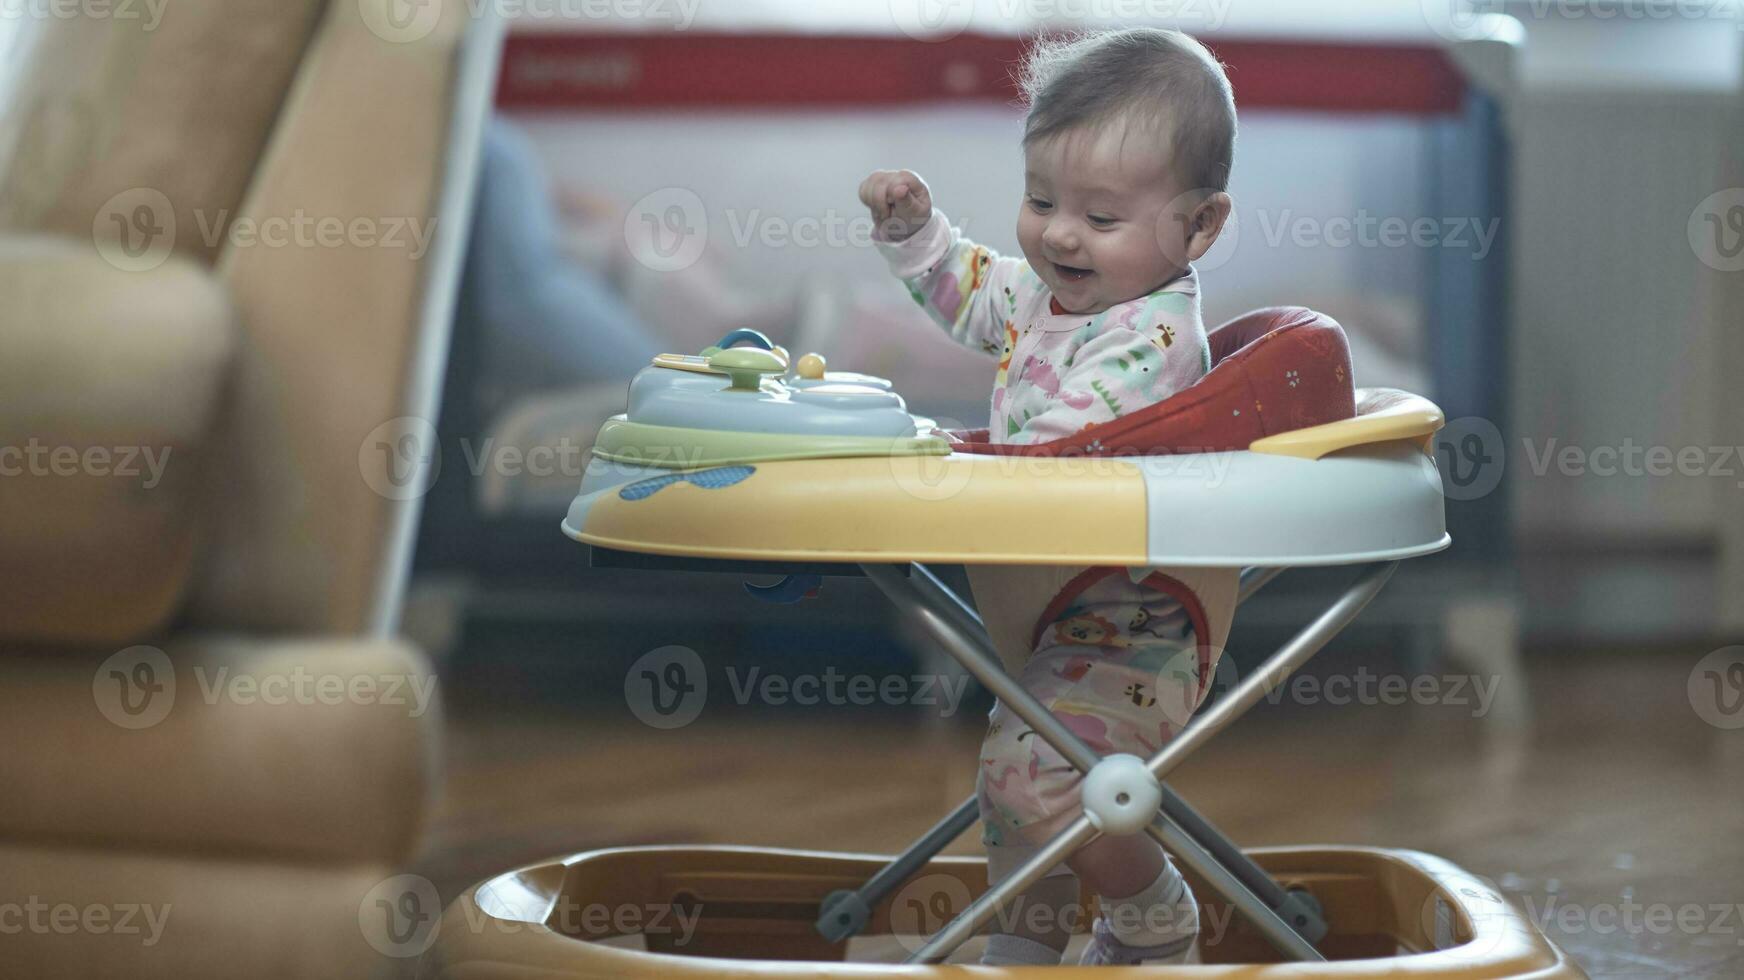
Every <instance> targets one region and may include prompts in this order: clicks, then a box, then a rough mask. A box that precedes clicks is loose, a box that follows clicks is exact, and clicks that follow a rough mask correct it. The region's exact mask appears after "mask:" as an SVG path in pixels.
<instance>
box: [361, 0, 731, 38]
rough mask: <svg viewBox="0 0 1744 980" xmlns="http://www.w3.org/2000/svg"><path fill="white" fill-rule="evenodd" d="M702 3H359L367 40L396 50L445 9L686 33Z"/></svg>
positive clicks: (429, 27) (432, 25) (475, 15)
mask: <svg viewBox="0 0 1744 980" xmlns="http://www.w3.org/2000/svg"><path fill="white" fill-rule="evenodd" d="M701 3H702V0H357V10H358V13H359V14H361V15H362V16H363V23H364V26H366V27H368V28H369V31H370V33H371V34H374V35H375V36H376V37H379V38H381V39H382V40H384V41H388V42H391V43H394V44H409V43H411V42H413V41H421V40H423V39H424V38H426V37H429V36H430V32H431V31H433V30H435V29H436V25H437V23H439V22H440V21H441V19H442V10H443V5H444V4H448V5H449V9H453V10H464V11H465V14H466V16H467V17H470V18H472V19H474V20H477V19H479V18H480V17H484V16H487V15H490V16H494V17H498V18H501V19H503V20H513V21H563V22H568V23H574V22H577V21H618V22H635V23H637V24H639V25H644V26H649V25H652V26H658V27H666V28H669V29H671V30H673V31H683V30H689V29H690V25H691V24H693V23H695V22H696V11H697V8H698V7H699V6H701Z"/></svg>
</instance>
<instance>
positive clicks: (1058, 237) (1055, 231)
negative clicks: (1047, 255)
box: [1042, 222, 1078, 252]
mask: <svg viewBox="0 0 1744 980" xmlns="http://www.w3.org/2000/svg"><path fill="white" fill-rule="evenodd" d="M1042 243H1043V244H1045V245H1047V246H1048V247H1049V248H1051V249H1053V250H1054V251H1056V252H1072V251H1075V250H1076V249H1077V248H1078V236H1077V234H1076V233H1075V232H1073V231H1072V229H1071V228H1069V227H1067V226H1065V225H1063V224H1060V223H1059V222H1052V223H1050V224H1049V225H1048V226H1047V228H1046V229H1044V230H1043V231H1042Z"/></svg>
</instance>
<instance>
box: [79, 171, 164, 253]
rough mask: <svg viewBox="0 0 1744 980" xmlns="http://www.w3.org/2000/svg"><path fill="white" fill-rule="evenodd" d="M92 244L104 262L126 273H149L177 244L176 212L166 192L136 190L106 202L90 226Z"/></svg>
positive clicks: (126, 191) (148, 189)
mask: <svg viewBox="0 0 1744 980" xmlns="http://www.w3.org/2000/svg"><path fill="white" fill-rule="evenodd" d="M91 241H92V242H93V243H95V244H96V246H97V254H98V255H101V256H102V257H103V260H104V261H105V262H108V263H109V264H110V265H112V266H114V267H115V268H117V269H120V270H121V271H123V272H149V271H151V270H152V269H155V268H157V267H158V266H160V265H163V264H164V260H165V259H168V258H169V257H170V251H171V250H172V249H173V248H175V244H176V211H175V208H173V207H171V206H170V199H169V197H168V196H167V195H165V194H164V192H163V191H160V190H158V189H156V188H154V187H135V188H133V189H131V190H125V191H122V192H121V193H119V194H116V195H115V196H114V197H111V198H110V199H109V200H107V201H104V202H103V206H102V207H100V208H98V209H97V217H96V218H94V219H93V220H92V222H91Z"/></svg>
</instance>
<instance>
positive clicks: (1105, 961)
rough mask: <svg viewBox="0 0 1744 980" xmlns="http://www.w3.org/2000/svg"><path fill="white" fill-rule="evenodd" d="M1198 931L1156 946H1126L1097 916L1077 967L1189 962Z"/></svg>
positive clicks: (1104, 921) (1101, 918) (1105, 921)
mask: <svg viewBox="0 0 1744 980" xmlns="http://www.w3.org/2000/svg"><path fill="white" fill-rule="evenodd" d="M1198 938H1199V934H1198V932H1197V931H1195V932H1192V933H1189V934H1187V935H1185V936H1178V937H1176V938H1175V939H1172V940H1168V941H1166V942H1163V943H1160V944H1158V945H1155V946H1129V945H1127V944H1126V943H1124V942H1121V941H1120V940H1119V939H1116V938H1115V936H1114V930H1113V929H1112V928H1110V927H1109V925H1108V920H1107V919H1104V918H1103V917H1102V916H1097V917H1096V923H1095V924H1094V925H1093V926H1091V927H1090V945H1088V946H1085V947H1084V952H1083V955H1081V956H1079V957H1078V965H1079V966H1134V965H1138V964H1144V965H1164V964H1167V965H1176V966H1178V965H1180V964H1182V963H1187V962H1190V958H1191V956H1192V953H1193V943H1194V940H1196V939H1198Z"/></svg>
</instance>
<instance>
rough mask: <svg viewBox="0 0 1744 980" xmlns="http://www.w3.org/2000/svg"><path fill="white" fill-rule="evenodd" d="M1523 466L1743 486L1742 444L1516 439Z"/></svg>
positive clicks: (1536, 470)
mask: <svg viewBox="0 0 1744 980" xmlns="http://www.w3.org/2000/svg"><path fill="white" fill-rule="evenodd" d="M1521 447H1522V449H1524V450H1525V453H1526V465H1527V466H1528V467H1530V468H1531V470H1532V473H1533V475H1534V476H1544V475H1546V474H1547V473H1549V472H1550V468H1551V467H1552V466H1555V467H1556V471H1557V472H1558V473H1559V474H1561V475H1563V476H1567V477H1584V476H1597V477H1612V476H1627V477H1654V478H1665V477H1669V476H1685V477H1729V478H1733V479H1734V482H1735V484H1736V486H1738V487H1740V488H1744V472H1740V467H1741V466H1744V446H1679V447H1677V448H1675V449H1674V448H1672V447H1671V446H1664V445H1651V444H1637V443H1636V442H1635V440H1634V439H1631V438H1625V439H1624V440H1623V441H1622V442H1621V443H1619V444H1617V445H1614V446H1580V445H1575V444H1572V443H1571V444H1563V443H1562V442H1561V441H1560V440H1558V439H1555V438H1550V439H1544V440H1540V441H1537V442H1536V443H1535V442H1534V440H1532V439H1530V438H1527V439H1522V440H1521Z"/></svg>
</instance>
